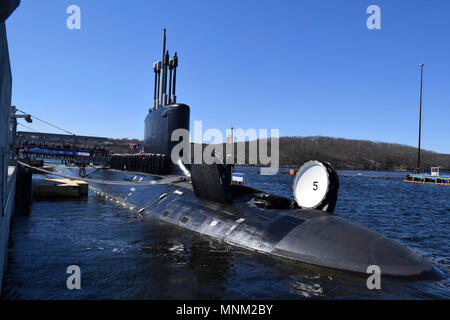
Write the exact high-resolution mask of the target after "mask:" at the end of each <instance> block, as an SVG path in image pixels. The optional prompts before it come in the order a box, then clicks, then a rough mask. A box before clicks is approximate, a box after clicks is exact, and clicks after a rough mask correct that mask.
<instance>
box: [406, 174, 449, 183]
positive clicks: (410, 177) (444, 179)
mask: <svg viewBox="0 0 450 320" xmlns="http://www.w3.org/2000/svg"><path fill="white" fill-rule="evenodd" d="M404 181H405V182H409V183H423V184H437V185H441V186H450V175H449V176H432V175H430V174H407V175H406V177H405V180H404Z"/></svg>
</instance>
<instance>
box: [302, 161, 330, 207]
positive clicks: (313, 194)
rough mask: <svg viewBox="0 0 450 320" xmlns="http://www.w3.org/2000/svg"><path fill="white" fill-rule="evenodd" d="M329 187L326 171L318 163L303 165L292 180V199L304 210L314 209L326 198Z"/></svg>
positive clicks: (311, 162)
mask: <svg viewBox="0 0 450 320" xmlns="http://www.w3.org/2000/svg"><path fill="white" fill-rule="evenodd" d="M329 185H330V178H329V175H328V170H327V168H326V167H325V166H324V164H323V163H321V162H319V161H309V162H307V163H305V164H304V165H303V166H301V167H300V169H299V170H298V172H297V175H296V177H295V180H294V185H293V188H294V198H295V201H296V202H297V204H298V205H299V206H300V207H302V208H305V209H315V208H317V207H318V206H320V205H321V204H322V202H323V201H324V200H325V198H326V197H327V193H328V189H329Z"/></svg>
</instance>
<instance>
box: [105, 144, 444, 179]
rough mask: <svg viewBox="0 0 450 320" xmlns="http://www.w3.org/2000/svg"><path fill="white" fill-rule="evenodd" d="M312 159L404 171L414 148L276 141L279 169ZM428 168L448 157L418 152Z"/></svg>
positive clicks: (411, 164)
mask: <svg viewBox="0 0 450 320" xmlns="http://www.w3.org/2000/svg"><path fill="white" fill-rule="evenodd" d="M129 143H143V142H142V141H139V140H137V139H132V140H130V139H110V150H111V151H112V152H118V153H130V152H131V150H130V147H129ZM236 144H237V143H236ZM240 144H241V143H240ZM269 144H270V141H269ZM245 148H246V150H247V152H246V153H247V156H248V142H246V143H245ZM268 149H269V150H270V147H268ZM312 159H314V160H320V161H329V162H331V163H332V164H333V166H334V167H335V168H337V169H353V170H395V171H404V170H411V169H414V168H415V167H416V164H417V148H414V147H410V146H406V145H401V144H395V143H386V142H373V141H367V140H351V139H342V138H331V137H320V136H317V137H282V138H280V165H281V166H298V165H301V164H302V163H304V162H306V161H308V160H312ZM432 166H440V167H442V168H444V169H445V171H450V154H440V153H436V152H432V151H426V150H422V153H421V168H422V169H425V170H429V168H430V167H432Z"/></svg>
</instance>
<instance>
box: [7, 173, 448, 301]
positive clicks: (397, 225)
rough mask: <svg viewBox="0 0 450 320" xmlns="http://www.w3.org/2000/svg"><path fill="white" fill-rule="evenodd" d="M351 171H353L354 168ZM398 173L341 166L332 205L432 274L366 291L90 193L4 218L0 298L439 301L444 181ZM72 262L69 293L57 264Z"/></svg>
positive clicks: (272, 185)
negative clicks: (75, 281)
mask: <svg viewBox="0 0 450 320" xmlns="http://www.w3.org/2000/svg"><path fill="white" fill-rule="evenodd" d="M236 171H239V172H244V173H246V174H247V177H248V182H249V184H250V185H251V186H254V187H257V188H260V189H263V190H266V191H268V192H272V193H275V194H278V195H282V196H286V197H289V198H292V195H291V194H292V180H293V177H292V176H289V175H288V174H286V172H285V171H283V173H281V174H279V175H277V176H272V177H269V176H259V175H258V169H257V168H237V169H236ZM359 174H360V175H359ZM402 177H403V174H402V173H393V172H368V171H340V172H339V178H340V192H339V199H338V202H337V207H336V210H335V212H336V213H337V214H339V215H340V216H342V217H344V218H347V219H349V220H351V221H354V222H356V223H359V224H361V225H364V226H367V227H369V228H370V229H372V230H375V231H377V232H380V233H382V234H384V235H386V236H388V237H390V238H392V239H395V240H397V241H400V242H401V243H403V244H405V245H407V246H408V247H410V248H411V249H413V250H415V251H416V252H418V253H419V254H421V255H422V256H425V257H426V259H428V260H430V261H432V262H433V263H434V264H435V265H436V266H437V267H438V268H440V269H441V270H442V271H444V272H445V274H446V278H445V279H444V280H441V281H414V282H411V281H404V280H397V279H384V278H382V283H381V286H382V289H381V290H375V291H370V290H368V289H367V287H366V283H365V279H364V278H361V277H356V276H354V275H349V274H343V273H338V272H334V271H330V270H325V269H319V268H314V267H310V266H305V265H303V264H300V263H293V262H288V261H285V260H278V259H275V258H272V257H269V256H265V255H262V254H255V253H252V252H249V251H246V250H243V249H236V248H233V247H230V246H228V245H226V244H223V243H220V242H218V241H215V240H212V239H210V238H208V237H205V236H202V235H198V234H195V233H192V232H190V231H187V230H184V229H179V228H177V227H174V226H171V225H167V224H164V223H162V222H159V221H153V220H142V219H140V218H139V217H137V216H136V215H135V214H134V213H132V212H131V211H128V210H127V209H125V208H123V207H119V206H117V205H115V204H113V203H111V202H108V201H106V200H104V199H103V198H100V197H98V196H97V195H95V194H93V193H90V194H89V197H88V198H87V199H86V200H76V201H64V202H58V201H50V202H49V201H37V202H34V203H33V204H32V207H31V212H30V214H29V216H18V217H15V219H14V221H13V225H12V232H11V244H10V251H9V257H8V270H7V272H6V274H5V280H4V289H3V298H4V299H305V298H319V299H320V298H325V299H348V298H352V299H361V298H362V299H367V298H368V299H378V298H383V299H448V298H450V280H449V279H450V278H449V274H450V266H449V261H450V255H449V250H448V249H449V243H450V235H449V233H448V226H449V222H450V218H449V216H450V188H449V187H447V186H433V185H422V184H408V183H404V182H403V181H402ZM69 265H78V266H79V267H80V268H81V274H82V280H81V286H82V288H81V290H68V289H67V287H66V280H67V277H68V276H69V275H68V274H66V268H67V267H68V266H69Z"/></svg>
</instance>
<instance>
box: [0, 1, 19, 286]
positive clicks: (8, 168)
mask: <svg viewBox="0 0 450 320" xmlns="http://www.w3.org/2000/svg"><path fill="white" fill-rule="evenodd" d="M18 5H19V1H18V0H7V1H2V2H0V97H1V99H0V202H1V214H0V292H1V289H2V279H3V273H4V270H5V267H6V259H7V256H8V242H9V230H10V224H11V216H12V214H13V212H14V201H15V194H16V192H15V191H16V172H17V169H16V162H15V159H11V158H10V154H9V151H10V139H11V135H10V132H9V128H10V110H11V88H12V76H11V65H10V60H9V50H8V41H7V36H6V26H5V21H6V19H8V17H9V16H10V15H11V13H12V12H13V11H14V10H15V9H16V8H17V6H18Z"/></svg>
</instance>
